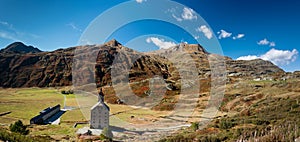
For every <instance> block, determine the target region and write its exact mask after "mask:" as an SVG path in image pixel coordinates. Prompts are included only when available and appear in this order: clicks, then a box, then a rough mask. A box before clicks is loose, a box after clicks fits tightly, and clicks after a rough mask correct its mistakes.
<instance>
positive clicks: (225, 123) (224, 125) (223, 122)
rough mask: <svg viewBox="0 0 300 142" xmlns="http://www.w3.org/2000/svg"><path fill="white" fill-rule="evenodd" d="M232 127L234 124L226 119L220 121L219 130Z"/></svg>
mask: <svg viewBox="0 0 300 142" xmlns="http://www.w3.org/2000/svg"><path fill="white" fill-rule="evenodd" d="M233 126H234V123H233V122H232V121H230V120H227V119H222V120H221V122H220V126H219V127H220V128H221V129H230V128H232V127H233Z"/></svg>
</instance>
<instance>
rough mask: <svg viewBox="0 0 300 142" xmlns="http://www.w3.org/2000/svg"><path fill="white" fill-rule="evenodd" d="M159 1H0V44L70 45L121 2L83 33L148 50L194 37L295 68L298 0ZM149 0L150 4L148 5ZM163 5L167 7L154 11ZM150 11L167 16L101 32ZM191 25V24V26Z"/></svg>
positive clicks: (298, 63) (236, 55) (299, 64)
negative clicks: (172, 2)
mask: <svg viewBox="0 0 300 142" xmlns="http://www.w3.org/2000/svg"><path fill="white" fill-rule="evenodd" d="M153 1H155V2H153ZM163 1H164V0H147V1H145V0H132V1H124V0H90V1H83V0H77V1H73V0H51V1H50V0H43V1H40V0H27V1H20V0H0V48H4V47H5V46H7V45H8V44H10V43H12V42H14V41H22V42H24V43H26V44H29V45H33V46H35V47H38V48H39V49H41V50H44V51H52V50H55V49H58V48H66V47H70V46H76V45H78V44H81V43H84V42H83V41H81V40H82V39H83V37H85V36H84V35H86V34H87V33H89V31H90V30H89V28H91V29H92V27H93V24H95V21H97V20H95V19H97V18H96V17H98V18H99V15H100V20H102V19H101V14H102V16H103V17H105V14H103V13H105V12H107V11H109V10H111V9H113V8H114V7H115V6H120V5H122V4H124V2H125V3H126V2H127V3H129V4H130V6H131V7H132V8H130V9H128V8H126V6H124V7H120V8H118V10H114V11H112V12H114V13H115V14H116V15H117V16H116V15H113V14H112V15H106V16H108V17H106V18H105V21H104V22H100V23H102V24H104V23H105V22H107V23H108V24H107V25H106V26H105V27H96V28H97V30H96V31H97V32H95V33H93V34H89V35H92V36H93V39H94V40H93V41H92V43H98V44H101V43H103V42H104V41H107V40H108V39H110V38H116V39H117V40H118V41H120V42H121V43H122V44H125V45H126V46H130V47H133V48H135V49H137V50H139V51H149V50H156V49H159V48H167V47H168V46H170V45H173V44H177V43H180V42H188V43H196V42H199V43H200V44H202V45H204V47H205V48H207V50H209V51H211V52H214V50H213V47H214V46H217V45H215V44H213V43H216V41H217V40H218V41H219V43H220V44H221V47H222V50H223V54H224V55H225V56H229V57H231V58H233V59H254V58H262V59H265V60H270V61H272V62H273V63H275V64H277V65H279V66H280V67H281V68H283V69H284V70H286V71H295V70H300V59H299V57H298V54H299V53H298V52H299V51H300V47H299V44H298V37H299V36H298V34H299V33H300V28H299V25H300V10H299V7H300V1H297V0H243V1H241V0H174V2H177V3H180V4H182V5H178V6H176V5H172V4H169V2H163ZM151 2H153V5H152V6H151V7H149V5H150V4H149V3H151ZM147 3H148V4H149V5H148V7H149V8H144V10H139V11H137V10H138V8H139V7H140V6H144V7H147ZM154 4H156V5H154ZM166 5H167V6H168V7H169V9H167V10H165V11H164V12H161V11H159V10H158V9H161V10H162V9H163V8H165V7H167V6H166ZM149 11H151V14H152V15H150V16H158V17H160V16H162V17H161V18H166V19H167V20H166V21H161V20H155V19H143V20H138V21H134V22H131V23H127V24H124V25H123V26H122V27H121V28H118V29H114V30H113V31H112V33H110V34H109V36H108V37H107V36H105V35H104V33H105V30H108V31H109V30H111V29H110V28H111V27H113V24H112V25H110V23H116V24H117V22H118V21H122V19H121V18H120V17H122V16H123V17H125V18H128V17H131V16H132V15H135V14H137V15H139V14H140V15H142V16H143V15H147V14H148V13H149ZM159 12H161V13H163V14H158V13H159ZM108 14H110V13H109V12H108ZM201 17H202V18H201ZM93 20H94V23H93V22H92V21H93ZM125 20H126V19H125ZM176 23H177V24H178V25H176ZM193 26H196V27H197V28H191V27H193ZM186 29H189V30H194V31H193V32H192V33H191V32H187V31H186ZM98 30H99V32H98ZM100 31H103V32H100ZM98 34H99V36H98ZM103 37H105V38H103ZM195 38H196V39H198V40H196V39H195ZM98 39H99V40H98ZM216 53H218V51H216Z"/></svg>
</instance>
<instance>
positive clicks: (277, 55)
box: [237, 48, 298, 65]
mask: <svg viewBox="0 0 300 142" xmlns="http://www.w3.org/2000/svg"><path fill="white" fill-rule="evenodd" d="M297 57H298V51H297V50H296V49H293V50H292V51H289V50H277V49H274V48H272V49H271V50H269V51H268V52H267V53H265V54H263V55H260V56H256V55H248V56H242V57H239V58H237V60H253V59H263V60H267V61H271V62H272V63H274V64H275V65H288V64H290V63H291V62H294V61H296V59H297Z"/></svg>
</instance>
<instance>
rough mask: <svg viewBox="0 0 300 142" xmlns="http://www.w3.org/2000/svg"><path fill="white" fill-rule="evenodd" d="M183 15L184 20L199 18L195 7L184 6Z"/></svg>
mask: <svg viewBox="0 0 300 142" xmlns="http://www.w3.org/2000/svg"><path fill="white" fill-rule="evenodd" d="M181 17H182V18H183V19H184V20H193V19H197V16H196V13H195V11H194V10H193V9H191V8H187V7H184V8H183V13H182V14H181Z"/></svg>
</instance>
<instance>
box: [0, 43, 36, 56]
mask: <svg viewBox="0 0 300 142" xmlns="http://www.w3.org/2000/svg"><path fill="white" fill-rule="evenodd" d="M39 52H42V51H41V50H39V49H38V48H35V47H33V46H27V45H25V44H24V43H22V42H14V43H12V44H10V45H8V46H7V47H6V48H4V49H2V50H0V53H21V54H25V53H39Z"/></svg>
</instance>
